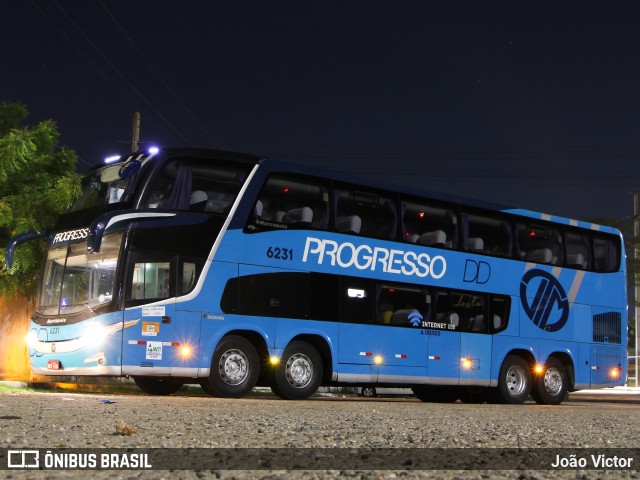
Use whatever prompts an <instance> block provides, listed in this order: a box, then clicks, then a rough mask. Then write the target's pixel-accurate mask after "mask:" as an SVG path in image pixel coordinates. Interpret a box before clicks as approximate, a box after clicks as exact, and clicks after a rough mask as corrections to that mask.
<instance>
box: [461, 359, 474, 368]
mask: <svg viewBox="0 0 640 480" xmlns="http://www.w3.org/2000/svg"><path fill="white" fill-rule="evenodd" d="M472 366H473V359H471V358H463V359H462V368H464V369H465V370H469V369H470V368H471V367H472Z"/></svg>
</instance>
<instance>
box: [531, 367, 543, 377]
mask: <svg viewBox="0 0 640 480" xmlns="http://www.w3.org/2000/svg"><path fill="white" fill-rule="evenodd" d="M533 371H534V372H535V373H537V374H538V375H540V374H541V373H542V372H544V367H543V366H542V365H536V366H535V367H534V368H533Z"/></svg>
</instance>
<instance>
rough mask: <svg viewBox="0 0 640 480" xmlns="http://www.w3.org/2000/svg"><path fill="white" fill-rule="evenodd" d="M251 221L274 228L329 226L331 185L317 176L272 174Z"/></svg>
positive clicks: (259, 225) (322, 227) (262, 226)
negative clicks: (315, 177) (311, 177)
mask: <svg viewBox="0 0 640 480" xmlns="http://www.w3.org/2000/svg"><path fill="white" fill-rule="evenodd" d="M248 224H252V225H253V226H254V227H258V228H259V229H260V230H264V229H271V228H313V229H322V230H325V229H327V228H328V227H329V188H328V187H327V185H325V184H324V183H323V182H320V181H318V180H316V179H309V178H306V177H299V176H294V175H282V174H273V175H271V176H270V177H269V178H268V180H267V181H266V182H265V184H264V186H263V187H262V190H261V191H260V194H259V195H258V199H257V200H256V203H255V205H254V208H253V210H252V212H251V215H250V217H249V221H248Z"/></svg>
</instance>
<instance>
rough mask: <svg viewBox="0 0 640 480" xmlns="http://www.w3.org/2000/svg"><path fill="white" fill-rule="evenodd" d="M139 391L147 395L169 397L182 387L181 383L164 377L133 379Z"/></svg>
mask: <svg viewBox="0 0 640 480" xmlns="http://www.w3.org/2000/svg"><path fill="white" fill-rule="evenodd" d="M133 381H134V382H135V384H136V385H137V386H138V388H139V389H140V390H142V391H143V392H144V393H147V394H149V395H171V394H172V393H176V392H177V391H178V390H180V388H181V387H182V383H181V382H179V381H177V380H176V379H174V378H166V377H133Z"/></svg>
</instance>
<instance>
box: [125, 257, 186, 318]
mask: <svg viewBox="0 0 640 480" xmlns="http://www.w3.org/2000/svg"><path fill="white" fill-rule="evenodd" d="M139 257H142V256H139ZM174 283H175V282H174V280H173V273H172V265H171V262H170V261H168V260H167V261H157V260H152V259H150V258H149V259H142V258H140V260H137V259H136V260H135V261H134V262H133V263H131V264H130V266H129V274H128V282H127V293H126V297H125V298H126V302H125V303H126V304H127V305H128V306H132V305H135V304H138V303H141V302H144V301H146V300H151V299H153V300H162V299H165V298H169V297H172V296H174V295H175V293H174Z"/></svg>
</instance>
